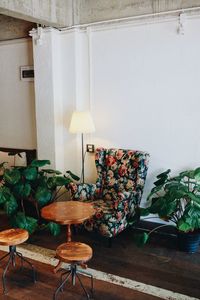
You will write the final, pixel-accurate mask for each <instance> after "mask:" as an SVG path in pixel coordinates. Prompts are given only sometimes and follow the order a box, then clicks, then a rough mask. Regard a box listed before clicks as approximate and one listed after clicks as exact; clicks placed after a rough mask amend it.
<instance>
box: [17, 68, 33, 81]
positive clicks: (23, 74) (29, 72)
mask: <svg viewBox="0 0 200 300" xmlns="http://www.w3.org/2000/svg"><path fill="white" fill-rule="evenodd" d="M20 79H21V80H22V81H33V80H34V68H33V66H22V67H20Z"/></svg>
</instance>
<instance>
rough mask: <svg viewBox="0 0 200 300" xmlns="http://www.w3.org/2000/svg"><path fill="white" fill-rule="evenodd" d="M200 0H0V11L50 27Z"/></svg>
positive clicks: (199, 2)
mask: <svg viewBox="0 0 200 300" xmlns="http://www.w3.org/2000/svg"><path fill="white" fill-rule="evenodd" d="M199 6H200V0H42V1H41V0H0V13H1V14H5V15H8V16H12V17H14V18H19V19H24V20H27V21H31V22H34V23H39V24H43V25H47V26H54V27H69V26H72V25H78V24H85V23H92V22H98V21H104V20H112V19H119V18H124V17H130V16H137V15H141V14H152V13H158V12H164V11H168V10H177V9H185V8H192V7H199Z"/></svg>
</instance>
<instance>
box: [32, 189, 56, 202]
mask: <svg viewBox="0 0 200 300" xmlns="http://www.w3.org/2000/svg"><path fill="white" fill-rule="evenodd" d="M51 194H52V193H51V191H50V190H49V189H47V188H46V187H44V186H39V187H38V188H37V190H36V193H35V198H36V200H37V201H38V203H39V205H40V206H44V205H46V204H47V203H48V202H49V201H50V199H51Z"/></svg>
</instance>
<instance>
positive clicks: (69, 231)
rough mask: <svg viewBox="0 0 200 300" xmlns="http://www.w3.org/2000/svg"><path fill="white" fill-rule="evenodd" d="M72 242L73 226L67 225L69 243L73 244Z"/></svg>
mask: <svg viewBox="0 0 200 300" xmlns="http://www.w3.org/2000/svg"><path fill="white" fill-rule="evenodd" d="M71 240H72V233H71V225H70V224H67V242H71Z"/></svg>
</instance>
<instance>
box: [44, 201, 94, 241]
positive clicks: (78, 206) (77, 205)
mask: <svg viewBox="0 0 200 300" xmlns="http://www.w3.org/2000/svg"><path fill="white" fill-rule="evenodd" d="M94 214H95V210H94V207H93V205H92V204H90V203H85V202H80V201H62V202H54V203H52V204H50V205H48V206H45V207H43V208H42V210H41V216H42V217H43V218H44V219H46V220H49V221H53V222H55V223H58V224H61V225H67V242H71V225H72V224H73V225H75V224H81V223H83V222H84V221H85V220H87V219H89V218H91V217H92V216H93V215H94Z"/></svg>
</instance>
